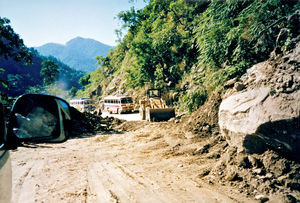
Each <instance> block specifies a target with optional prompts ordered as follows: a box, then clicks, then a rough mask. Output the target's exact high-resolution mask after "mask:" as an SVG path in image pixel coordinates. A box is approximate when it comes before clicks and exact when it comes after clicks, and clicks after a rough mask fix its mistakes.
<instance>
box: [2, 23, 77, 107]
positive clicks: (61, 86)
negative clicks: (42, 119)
mask: <svg viewBox="0 0 300 203" xmlns="http://www.w3.org/2000/svg"><path fill="white" fill-rule="evenodd" d="M0 47H1V48H0V64H1V67H0V100H1V102H2V103H5V104H7V103H9V101H8V100H10V99H11V98H13V97H16V96H19V95H21V94H24V93H48V94H54V95H61V96H63V94H64V95H68V90H70V89H71V87H74V88H73V89H72V92H70V93H69V95H71V94H74V91H75V89H80V88H81V85H79V83H78V81H79V79H80V77H82V76H83V72H80V71H75V70H73V69H71V68H69V67H68V66H66V65H65V64H63V63H62V62H60V61H58V60H57V59H55V58H53V57H42V56H40V55H39V54H38V53H37V51H35V50H34V49H32V48H27V47H26V46H25V45H24V44H23V40H22V39H20V38H19V36H18V34H16V33H15V32H14V30H13V29H12V27H11V26H10V25H9V20H8V19H6V18H1V17H0ZM62 81H63V82H64V83H62Z"/></svg>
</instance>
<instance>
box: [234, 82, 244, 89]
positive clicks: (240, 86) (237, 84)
mask: <svg viewBox="0 0 300 203" xmlns="http://www.w3.org/2000/svg"><path fill="white" fill-rule="evenodd" d="M234 89H235V90H236V91H242V90H243V89H245V85H243V84H242V83H240V82H237V83H235V84H234Z"/></svg>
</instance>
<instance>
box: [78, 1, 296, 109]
mask: <svg viewBox="0 0 300 203" xmlns="http://www.w3.org/2000/svg"><path fill="white" fill-rule="evenodd" d="M299 8H300V3H299V2H298V1H290V0H268V1H261V0H251V1H250V0H249V1H240V0H230V1H229V0H227V1H219V0H212V1H186V0H173V1H165V0H163V1H161V0H151V1H150V2H149V4H148V5H147V6H146V7H145V8H144V9H141V10H135V9H134V8H132V9H130V10H129V11H123V12H121V13H119V15H118V17H119V19H121V20H122V21H123V23H124V24H123V28H126V29H128V33H127V34H126V35H125V36H124V38H123V39H122V40H121V41H120V44H119V45H118V46H117V47H116V48H115V49H114V50H112V51H111V52H110V53H109V54H108V56H107V57H98V58H97V60H98V64H99V65H101V69H97V70H96V71H95V72H93V73H91V74H89V76H85V78H83V79H82V80H85V84H83V83H81V84H82V85H84V86H85V90H84V91H81V95H90V93H91V91H94V90H95V88H96V87H97V86H99V85H101V86H102V87H103V88H105V87H106V86H107V85H108V84H109V82H110V81H111V80H112V78H115V77H118V76H120V75H121V74H124V73H125V76H124V77H125V78H126V83H125V86H124V87H122V88H124V89H125V91H127V90H130V89H135V90H136V91H138V90H139V89H143V88H144V86H145V85H146V84H149V83H150V84H151V85H152V86H156V87H161V88H164V89H166V90H167V91H168V92H173V93H174V92H177V93H176V95H177V97H176V98H173V100H172V101H173V103H174V104H175V105H177V106H179V107H180V108H181V109H182V110H184V109H185V110H189V111H193V110H195V109H197V108H198V107H199V106H200V105H202V104H203V103H204V102H205V100H206V99H207V98H208V97H209V95H210V94H211V93H212V92H214V91H222V89H223V84H224V82H225V81H227V80H228V79H231V78H234V77H240V76H241V75H242V74H244V73H245V72H246V69H247V68H250V67H251V66H252V65H253V64H256V63H258V62H261V61H264V60H266V59H268V58H269V55H270V53H271V51H273V50H274V48H275V47H276V45H277V46H279V45H282V44H283V43H285V42H282V41H280V42H278V41H276V38H277V36H278V34H279V32H280V30H281V29H282V28H289V32H288V33H289V37H295V36H292V35H293V29H295V28H296V27H297V26H298V25H293V23H292V22H290V21H289V20H288V16H289V15H291V14H292V13H293V12H295V10H297V9H299ZM117 32H118V33H119V34H120V33H121V32H122V29H121V30H118V31H117ZM298 34H299V33H298ZM294 35H297V33H296V34H295V32H294ZM276 43H277V44H276ZM122 77H123V76H122ZM185 84H189V88H188V89H184V91H182V88H181V87H182V86H184V85H185ZM178 95H179V96H178Z"/></svg>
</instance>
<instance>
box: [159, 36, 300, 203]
mask: <svg viewBox="0 0 300 203" xmlns="http://www.w3.org/2000/svg"><path fill="white" fill-rule="evenodd" d="M299 43H300V42H299V40H298V43H295V46H294V49H290V50H289V51H288V52H280V54H274V53H273V55H272V56H271V57H270V59H269V60H268V61H266V62H264V63H265V64H268V68H265V69H263V71H264V72H265V74H256V78H255V79H253V78H251V77H253V76H254V74H253V73H250V72H249V73H248V75H247V74H246V75H245V76H243V77H242V78H241V79H237V78H235V79H233V80H231V81H228V83H227V84H226V85H225V88H230V89H229V90H227V91H226V93H225V94H224V93H223V94H222V95H220V94H218V93H215V94H213V95H211V96H210V98H209V99H208V100H207V102H206V103H205V104H204V105H203V106H201V107H200V108H199V109H198V110H197V111H195V112H194V113H193V114H192V115H191V116H183V117H182V118H176V119H173V120H171V121H169V123H170V124H171V125H174V126H173V129H172V130H173V132H170V133H172V134H176V133H175V132H176V130H175V129H185V132H184V135H185V137H186V140H188V141H183V140H182V141H181V142H180V144H177V145H174V147H173V148H172V149H170V150H169V151H168V152H167V153H165V154H164V157H166V158H170V157H172V156H173V157H178V156H189V158H190V159H192V160H189V162H192V163H194V164H195V163H198V165H197V167H198V168H199V171H198V176H197V178H198V179H199V180H202V181H206V182H207V183H209V184H210V185H214V186H216V187H229V188H232V190H235V191H237V192H238V193H242V194H245V196H247V197H251V198H252V199H254V200H257V201H259V202H300V164H299V154H296V153H295V154H294V156H290V154H286V153H284V151H280V150H278V149H277V148H274V147H272V145H269V146H268V147H266V148H265V150H264V151H263V152H261V153H249V152H247V151H240V150H238V148H237V147H236V146H233V145H230V144H229V140H228V139H230V138H228V137H224V136H223V135H222V134H221V133H220V132H221V131H220V129H219V125H218V122H219V117H218V112H219V107H220V104H221V101H222V98H223V99H224V98H228V97H229V96H230V95H232V94H234V93H237V92H242V91H247V88H255V87H258V86H261V85H262V86H266V87H270V88H271V90H272V91H270V93H269V94H270V95H269V97H270V98H278V97H279V96H282V95H283V96H284V97H288V94H293V93H295V92H297V91H299V70H300V64H299V60H298V59H299V56H300V55H299V53H300V52H299V50H300V49H299V48H300V46H299ZM264 63H261V65H262V64H264ZM249 74H250V75H249ZM259 77H261V78H259ZM298 99H299V98H298ZM294 107H295V108H296V107H297V106H294ZM298 108H299V106H298ZM296 109H297V108H296ZM274 111H275V109H274ZM296 113H298V114H299V112H296ZM231 122H233V121H231ZM175 126H176V127H175ZM244 127H247V126H240V128H241V129H243V128H244ZM281 127H282V126H281ZM286 127H288V128H289V129H281V130H282V132H286V133H285V134H287V132H290V131H293V129H294V130H296V131H297V129H299V119H298V121H297V122H296V123H294V125H288V126H286ZM164 128H166V127H164ZM177 132H179V131H177ZM285 134H283V135H285ZM297 135H298V134H295V135H294V136H297ZM169 136H170V135H169ZM174 143H175V142H174ZM192 143H193V144H195V143H196V144H198V147H197V148H195V149H187V148H188V147H187V146H188V145H190V144H192ZM252 145H255V143H252ZM184 149H187V150H184ZM191 157H192V158H191Z"/></svg>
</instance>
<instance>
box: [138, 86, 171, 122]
mask: <svg viewBox="0 0 300 203" xmlns="http://www.w3.org/2000/svg"><path fill="white" fill-rule="evenodd" d="M139 103H140V108H139V113H140V116H141V118H142V120H147V121H167V120H169V119H170V118H173V117H175V109H174V108H170V107H168V106H167V105H166V101H165V100H163V99H162V98H161V89H149V90H148V91H147V92H146V96H145V97H144V98H143V99H141V100H140V102H139Z"/></svg>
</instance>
